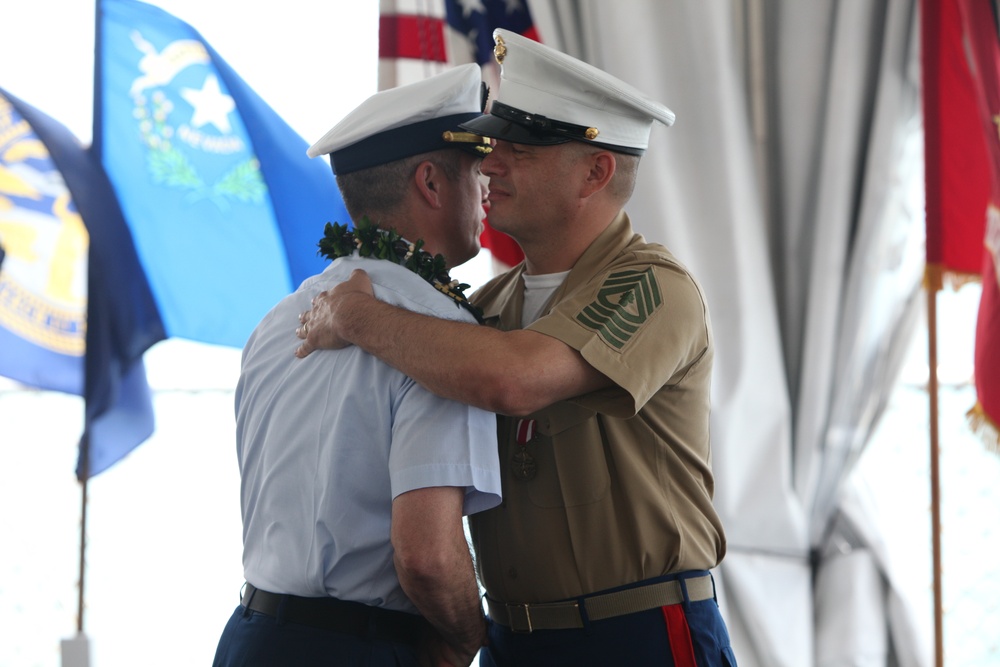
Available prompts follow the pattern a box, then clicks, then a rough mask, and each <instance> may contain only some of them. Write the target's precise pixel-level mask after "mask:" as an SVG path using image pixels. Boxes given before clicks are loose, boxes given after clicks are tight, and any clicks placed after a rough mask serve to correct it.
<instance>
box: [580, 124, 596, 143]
mask: <svg viewBox="0 0 1000 667" xmlns="http://www.w3.org/2000/svg"><path fill="white" fill-rule="evenodd" d="M598 134H600V132H598V131H597V128H596V127H588V128H587V131H586V132H584V133H583V136H585V137H587V138H588V139H590V140H591V141H593V140H594V139H596V138H597V135H598Z"/></svg>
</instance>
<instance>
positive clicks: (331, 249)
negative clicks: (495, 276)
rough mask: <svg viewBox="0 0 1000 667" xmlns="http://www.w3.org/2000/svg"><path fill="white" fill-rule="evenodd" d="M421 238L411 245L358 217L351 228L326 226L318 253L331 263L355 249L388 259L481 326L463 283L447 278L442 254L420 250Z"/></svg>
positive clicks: (373, 256) (478, 315)
mask: <svg viewBox="0 0 1000 667" xmlns="http://www.w3.org/2000/svg"><path fill="white" fill-rule="evenodd" d="M423 245H424V241H423V239H417V240H416V241H415V242H413V243H410V242H409V241H407V240H406V239H404V238H403V237H402V236H400V235H399V234H398V233H396V230H394V229H382V228H381V227H379V226H378V225H377V224H375V223H374V222H372V221H371V220H369V219H368V217H367V216H365V217H363V218H361V220H359V221H358V222H357V223H355V225H354V228H353V229H351V228H349V227H348V226H347V225H341V224H338V223H336V222H334V223H329V222H328V223H326V227H325V228H324V229H323V238H321V239H320V240H319V253H320V254H321V255H323V256H324V257H326V258H328V259H330V260H334V259H337V258H338V257H347V256H349V255H351V254H353V253H354V251H355V250H357V251H358V254H359V255H360V256H361V257H371V258H374V259H387V260H389V261H390V262H395V263H396V264H399V265H400V266H404V267H406V268H407V269H409V270H410V271H413V272H414V273H415V274H417V275H418V276H420V277H421V278H423V279H424V280H426V281H427V282H429V283H430V284H431V285H433V286H434V288H435V289H436V290H437V291H439V292H441V293H442V294H444V295H445V296H447V297H448V298H450V299H451V300H452V301H454V302H455V303H456V304H458V305H459V306H461V307H462V308H465V309H466V310H468V311H469V312H470V313H472V314H473V315H474V316H475V318H476V321H477V322H479V323H482V321H483V314H482V311H481V310H480V309H479V308H477V307H475V306H473V305H472V304H471V303H470V302H469V299H468V298H466V296H465V290H466V289H468V288H469V285H468V284H466V283H460V282H458V281H457V280H452V279H451V276H449V275H448V270H447V268H446V265H445V258H444V255H441V254H437V255H431V254H430V253H429V252H427V251H426V250H422V248H423Z"/></svg>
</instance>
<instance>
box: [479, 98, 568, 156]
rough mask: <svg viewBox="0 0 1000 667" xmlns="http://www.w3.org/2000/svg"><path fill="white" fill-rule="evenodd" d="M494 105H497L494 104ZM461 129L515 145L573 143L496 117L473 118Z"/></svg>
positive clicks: (556, 135) (565, 138)
mask: <svg viewBox="0 0 1000 667" xmlns="http://www.w3.org/2000/svg"><path fill="white" fill-rule="evenodd" d="M494 104H496V103H495V102H494ZM459 127H461V128H462V129H463V130H467V131H469V132H473V133H475V134H479V135H482V136H484V137H493V138H494V139H499V140H501V141H510V142H511V143H515V144H528V145H531V146H549V145H554V144H564V143H566V142H567V141H571V139H570V137H566V136H561V135H559V134H551V133H547V132H545V131H544V130H538V129H535V128H532V127H530V126H525V125H521V124H519V123H516V122H514V121H512V120H507V119H506V118H500V117H499V116H494V115H487V116H479V117H478V118H473V119H472V120H470V121H466V122H464V123H462V124H461V125H459Z"/></svg>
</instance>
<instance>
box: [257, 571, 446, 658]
mask: <svg viewBox="0 0 1000 667" xmlns="http://www.w3.org/2000/svg"><path fill="white" fill-rule="evenodd" d="M240 604H242V605H243V606H244V607H246V608H248V609H252V610H253V611H259V612H260V613H262V614H267V615H268V616H273V617H275V618H279V619H282V620H284V621H286V622H288V623H298V624H300V625H308V626H309V627H312V628H318V629H320V630H328V631H330V632H340V633H343V634H347V635H354V636H355V637H361V638H362V639H381V640H384V641H389V642H396V643H399V644H411V645H416V644H418V643H419V642H420V638H421V637H422V636H423V634H424V632H425V631H426V629H427V628H429V627H430V624H429V623H427V621H426V620H425V619H424V618H423V617H422V616H417V615H416V614H408V613H406V612H403V611H394V610H391V609H382V608H380V607H372V606H370V605H366V604H362V603H360V602H351V601H348V600H338V599H337V598H330V597H327V598H304V597H299V596H297V595H283V594H279V593H268V592H267V591H262V590H260V589H259V588H256V587H255V586H254V585H253V584H251V583H250V582H247V586H246V590H245V591H244V593H243V597H242V599H241V600H240Z"/></svg>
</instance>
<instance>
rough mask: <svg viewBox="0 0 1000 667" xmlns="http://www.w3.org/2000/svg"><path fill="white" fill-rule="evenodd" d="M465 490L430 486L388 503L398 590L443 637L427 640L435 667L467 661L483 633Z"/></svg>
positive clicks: (475, 649)
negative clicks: (464, 519)
mask: <svg viewBox="0 0 1000 667" xmlns="http://www.w3.org/2000/svg"><path fill="white" fill-rule="evenodd" d="M464 498H465V491H464V489H462V488H458V487H432V488H425V489H416V490H414V491H409V492H407V493H403V494H400V495H399V496H397V497H396V499H395V500H394V501H393V503H392V546H393V549H394V551H395V554H394V560H395V565H396V573H397V575H398V576H399V582H400V584H401V585H402V586H403V590H404V591H406V594H407V595H408V596H409V598H410V600H412V601H413V603H414V604H415V605H416V606H417V609H419V610H420V613H421V614H423V615H424V617H425V618H426V619H427V620H428V621H430V623H431V625H433V626H434V627H435V628H436V629H437V631H438V633H440V635H441V639H442V640H443V641H438V642H431V643H430V646H429V648H430V651H431V656H430V657H431V658H432V659H433V663H432V664H434V665H436V666H444V665H461V666H462V667H465V665H468V664H469V663H471V662H472V660H473V658H474V657H475V655H476V652H477V651H478V650H479V648H480V647H481V646H482V645H483V642H484V641H485V638H486V621H485V619H484V617H483V609H482V603H481V602H480V598H479V587H478V585H477V583H476V575H475V571H474V570H473V566H472V558H471V556H470V554H469V546H468V542H467V541H466V539H465V530H464V528H463V526H462V503H463V501H464Z"/></svg>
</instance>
